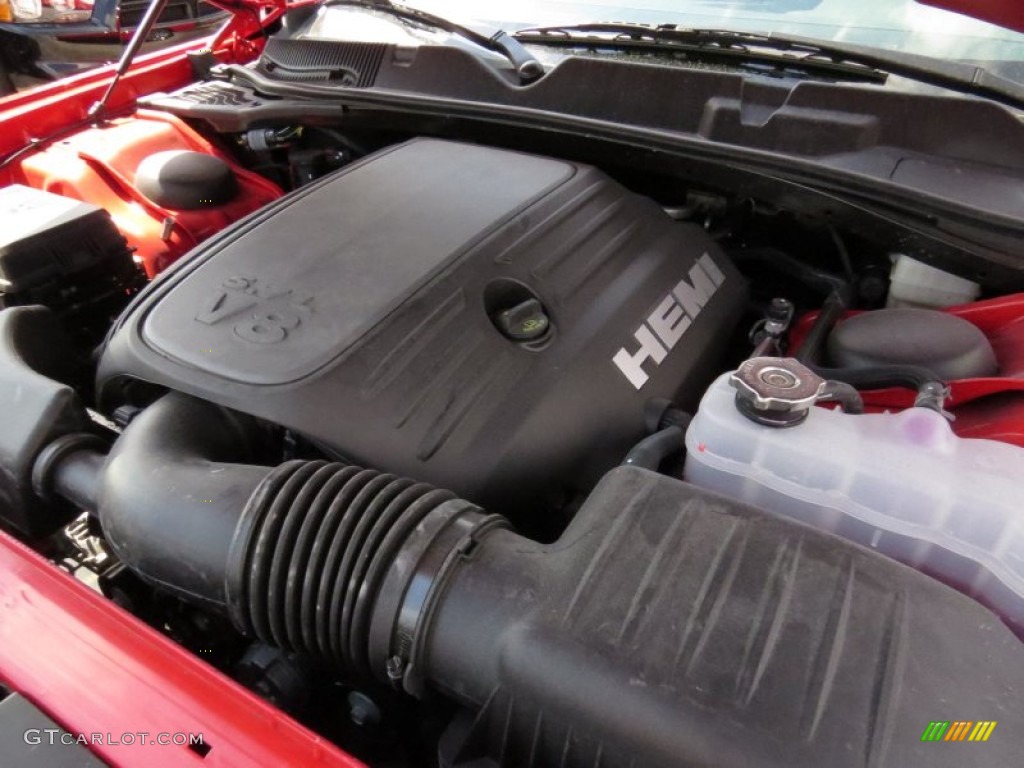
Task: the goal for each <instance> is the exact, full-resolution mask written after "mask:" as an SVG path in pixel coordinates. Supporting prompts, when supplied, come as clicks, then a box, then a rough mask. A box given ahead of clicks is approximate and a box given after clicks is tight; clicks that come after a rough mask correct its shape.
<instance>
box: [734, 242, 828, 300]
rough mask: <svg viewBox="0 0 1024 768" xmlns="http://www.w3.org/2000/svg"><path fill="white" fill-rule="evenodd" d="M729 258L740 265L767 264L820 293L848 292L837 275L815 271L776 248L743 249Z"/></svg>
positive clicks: (819, 270) (821, 270)
mask: <svg viewBox="0 0 1024 768" xmlns="http://www.w3.org/2000/svg"><path fill="white" fill-rule="evenodd" d="M729 256H730V257H731V258H732V259H733V260H735V261H737V262H739V263H740V264H742V263H744V262H751V261H754V262H761V263H763V264H768V265H769V266H771V267H773V268H775V269H777V270H779V271H780V272H783V273H785V274H787V275H789V276H790V277H793V278H796V279H797V280H799V281H800V282H801V283H803V284H804V285H806V286H807V287H808V288H811V289H813V290H816V291H820V292H821V293H826V294H827V293H833V292H836V291H839V292H846V291H848V283H847V281H846V280H845V279H843V278H842V277H840V276H839V275H835V274H832V273H831V272H826V271H825V270H823V269H816V268H815V267H812V266H810V265H808V264H805V263H804V262H802V261H799V260H798V259H796V258H794V257H792V256H790V255H789V254H788V253H786V252H785V251H780V250H779V249H778V248H767V247H765V248H744V249H738V250H734V251H730V252H729Z"/></svg>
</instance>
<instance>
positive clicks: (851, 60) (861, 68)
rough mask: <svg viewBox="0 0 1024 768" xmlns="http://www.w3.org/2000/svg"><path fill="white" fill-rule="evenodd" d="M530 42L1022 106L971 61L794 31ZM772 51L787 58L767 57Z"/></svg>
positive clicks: (1012, 85)
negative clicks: (846, 78)
mask: <svg viewBox="0 0 1024 768" xmlns="http://www.w3.org/2000/svg"><path fill="white" fill-rule="evenodd" d="M514 34H515V37H516V39H517V40H519V41H520V42H521V43H525V44H528V45H530V44H532V45H557V46H594V47H599V48H602V47H603V48H621V49H627V50H628V49H636V48H643V47H646V48H658V49H660V50H678V51H681V52H686V53H692V54H694V55H696V56H700V55H705V56H708V57H718V58H723V57H734V58H747V59H755V60H764V61H771V62H777V63H779V64H781V65H784V66H786V67H791V68H806V69H819V70H822V69H824V70H826V71H833V72H835V73H836V74H846V75H856V74H857V73H860V74H861V75H862V76H863V77H864V79H867V80H875V81H884V80H885V77H886V75H895V76H897V77H903V78H906V79H908V80H915V81H917V82H920V83H925V84H927V85H932V86H936V87H938V88H943V89H945V90H950V91H956V92H958V93H964V94H969V95H972V96H982V97H984V98H987V99H991V100H992V101H997V102H999V103H1001V104H1005V105H1007V106H1010V107H1014V108H1015V109H1024V85H1021V84H1019V83H1017V82H1014V81H1013V80H1008V79H1006V78H1004V77H1000V76H999V75H995V74H993V73H991V72H989V71H987V70H986V69H984V68H982V67H978V66H974V65H971V64H961V63H958V62H952V61H941V60H939V59H934V58H931V57H929V56H922V55H921V54H915V53H904V52H901V51H887V50H883V49H880V48H874V47H872V46H867V45H857V44H855V43H843V42H833V41H823V40H816V39H814V38H810V37H802V36H797V35H777V34H767V35H761V34H755V33H749V32H735V31H731V30H720V29H690V28H686V27H678V26H675V25H673V24H664V25H661V26H649V25H645V24H624V23H594V24H579V25H569V26H557V27H534V28H529V29H521V30H518V31H517V32H515V33H514ZM765 51H772V52H775V53H779V54H792V55H789V56H786V55H782V56H774V57H769V56H767V55H766V54H765V53H764V52H765Z"/></svg>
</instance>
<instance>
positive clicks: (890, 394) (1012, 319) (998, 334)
mask: <svg viewBox="0 0 1024 768" xmlns="http://www.w3.org/2000/svg"><path fill="white" fill-rule="evenodd" d="M943 311H945V312H948V313H949V314H951V315H955V316H957V317H962V318H963V319H964V320H967V321H969V322H970V323H972V324H974V325H975V326H977V327H978V328H979V329H980V330H981V331H982V333H984V334H985V336H986V337H988V340H989V341H990V342H991V344H992V349H993V350H994V351H995V353H996V360H997V361H998V363H999V371H1000V375H999V376H993V377H986V378H977V379H960V380H958V381H951V382H948V383H949V389H950V399H949V401H948V403H949V405H948V408H949V410H950V411H951V412H952V413H953V414H954V415H955V416H956V419H955V420H954V421H953V431H954V432H955V433H956V434H958V435H960V436H961V437H977V438H984V439H987V440H1001V441H1003V442H1007V443H1013V444H1014V445H1020V446H1024V293H1018V294H1014V295H1012V296H1004V297H1001V298H998V299H989V300H987V301H976V302H973V303H971V304H963V305H961V306H957V307H949V308H947V309H945V310H943ZM857 314H860V313H859V312H849V313H847V314H846V315H845V317H853V316H854V315H857ZM817 317H818V313H817V312H810V313H808V314H806V315H804V316H803V317H801V318H800V320H799V321H798V322H797V323H796V324H795V325H794V326H793V330H792V331H791V333H790V337H789V342H790V343H789V348H790V349H791V350H796V349H798V348H799V347H800V344H801V342H802V341H803V339H804V337H805V336H806V335H807V332H808V331H809V330H810V328H811V325H812V324H813V323H814V320H815V319H816V318H817ZM862 395H863V397H864V405H865V408H866V410H868V411H869V412H879V411H884V410H900V409H902V408H909V407H910V406H911V405H913V404H914V396H915V393H914V392H911V391H910V390H906V389H880V390H875V391H873V392H863V393H862Z"/></svg>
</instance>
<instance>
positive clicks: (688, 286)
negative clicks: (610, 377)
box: [612, 253, 725, 389]
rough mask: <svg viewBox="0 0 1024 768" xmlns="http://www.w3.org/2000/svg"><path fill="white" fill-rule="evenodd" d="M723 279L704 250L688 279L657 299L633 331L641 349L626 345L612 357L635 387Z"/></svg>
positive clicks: (644, 382) (658, 362) (642, 382)
mask: <svg viewBox="0 0 1024 768" xmlns="http://www.w3.org/2000/svg"><path fill="white" fill-rule="evenodd" d="M723 282H725V275H723V274H722V271H721V270H720V269H719V268H718V265H716V264H715V262H714V261H713V260H712V259H711V256H709V255H708V254H706V253H705V254H704V255H703V256H701V257H700V258H699V259H698V260H697V263H696V264H694V265H693V267H691V269H690V280H689V282H687V281H686V280H685V279H683V280H680V281H679V282H678V283H676V286H675V287H674V288H673V289H672V292H671V293H669V294H668V295H667V296H666V297H665V298H664V299H662V300H661V301H660V302H658V306H657V307H655V309H654V311H653V312H651V314H650V315H648V316H647V322H646V323H644V324H643V325H641V326H640V327H639V328H637V329H636V332H634V334H633V336H634V337H636V340H637V341H638V342H640V349H638V350H637V351H636V352H632V353H631V352H630V351H629V350H628V349H626V348H625V347H623V348H622V349H620V350H619V351H618V352H616V353H615V357H613V358H612V361H613V362H614V363H615V364H616V365H617V366H619V370H620V371H622V372H623V373H624V374H625V376H626V378H627V379H629V381H630V383H631V384H632V385H633V386H634V387H636V388H637V389H640V388H641V387H642V386H643V385H644V384H646V383H647V379H649V378H650V376H649V375H648V374H647V373H646V372H645V371H644V369H643V365H644V363H645V362H646V361H648V360H651V361H652V362H653V363H654V365H661V363H662V361H663V360H664V359H665V358H666V357H668V353H669V352H671V351H672V348H673V347H675V345H676V344H678V343H679V340H680V339H681V338H682V337H683V334H684V333H686V330H687V329H688V328H689V327H690V324H691V323H692V322H693V321H694V320H696V319H697V315H698V314H700V311H701V308H703V306H704V305H705V304H707V303H708V301H709V300H710V299H711V297H712V295H713V294H714V293H715V291H717V290H718V287H719V286H720V285H721V284H722V283H723Z"/></svg>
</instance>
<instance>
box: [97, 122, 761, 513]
mask: <svg viewBox="0 0 1024 768" xmlns="http://www.w3.org/2000/svg"><path fill="white" fill-rule="evenodd" d="M744 297H745V286H744V283H743V281H742V279H741V278H740V276H739V274H738V273H737V272H736V270H735V269H734V268H733V267H732V265H731V264H730V263H729V261H728V260H727V258H726V257H725V256H724V254H722V253H721V251H720V250H719V249H718V248H717V246H716V245H715V243H714V242H713V241H712V240H711V239H710V238H709V237H708V236H707V235H706V234H705V233H704V232H703V230H701V229H700V228H699V227H697V226H695V225H690V224H681V223H677V222H674V221H672V220H671V219H670V218H669V217H668V216H667V215H666V214H665V213H664V212H663V211H662V210H661V209H660V208H659V207H658V206H657V205H656V204H655V203H654V202H652V201H651V200H648V199H646V198H643V197H639V196H637V195H635V194H632V193H630V192H628V191H627V190H625V189H624V188H622V187H621V186H620V185H618V184H617V183H615V182H613V181H612V180H610V179H609V178H608V177H607V176H605V175H604V174H603V173H601V172H600V171H598V170H596V169H594V168H591V167H589V166H584V165H578V164H574V163H571V162H565V161H561V160H554V159H549V158H544V157H538V156H532V155H526V154H520V153H514V152H508V151H502V150H497V149H492V148H487V147H482V146H474V145H468V144H457V143H452V142H444V141H437V140H416V141H412V142H409V143H407V144H403V145H400V146H397V147H393V148H389V149H388V150H385V151H383V152H380V153H378V154H376V155H374V156H371V157H369V158H366V159H365V160H363V161H361V162H360V163H357V164H354V165H352V166H349V167H347V168H346V169H343V170H342V171H341V172H339V173H337V174H335V175H332V176H330V177H327V178H325V179H322V180H321V181H319V182H317V183H314V184H312V185H310V186H308V187H306V188H303V189H302V190H300V191H298V192H296V193H293V194H292V195H289V196H287V197H286V198H283V199H282V200H280V201H278V202H277V203H275V204H274V205H272V206H270V207H268V208H267V209H265V210H264V211H263V212H262V213H261V214H260V215H258V216H256V217H253V218H250V219H248V220H246V221H245V222H242V223H241V224H239V225H236V226H235V227H234V228H232V229H230V230H227V231H225V232H224V233H222V234H221V235H220V236H218V237H217V238H215V239H214V240H212V241H209V242H208V243H207V244H205V245H204V246H202V247H201V248H200V249H198V250H197V251H194V252H193V254H192V255H191V256H190V257H189V258H187V259H186V260H184V261H183V262H182V263H181V266H180V267H179V268H176V269H175V270H174V271H172V272H171V273H170V274H168V275H167V276H166V278H164V279H162V280H160V281H157V282H156V283H155V284H153V285H152V287H151V288H150V289H149V290H148V291H147V292H146V293H145V294H144V295H143V296H142V297H141V300H140V301H138V302H136V305H135V307H134V310H133V311H131V312H129V313H128V315H127V316H126V317H124V318H123V319H122V321H121V322H120V324H119V327H117V328H116V330H115V332H114V333H113V335H112V337H111V338H110V340H109V343H108V346H107V348H106V350H105V353H104V355H103V358H102V361H101V365H100V370H99V374H98V386H99V391H100V393H101V396H102V399H103V401H104V402H105V404H106V405H108V406H110V405H116V404H118V402H119V399H120V398H121V397H122V395H121V393H120V392H121V390H120V388H119V383H121V382H124V381H125V380H126V379H130V378H140V379H144V380H148V381H151V382H156V383H159V384H162V385H166V386H168V387H171V388H173V389H178V390H181V391H184V392H187V393H190V394H193V395H196V396H198V397H201V398H204V399H208V400H211V401H214V402H216V403H219V404H221V405H226V406H228V407H231V408H235V409H237V410H240V411H243V412H247V413H251V414H253V415H256V416H259V417H261V418H265V419H267V420H269V421H272V422H276V423H278V424H282V425H285V426H287V427H290V428H292V429H293V430H296V431H298V432H300V433H302V434H304V435H306V436H307V437H309V438H311V439H313V440H314V441H316V442H317V443H318V444H320V445H322V446H324V447H326V448H328V449H329V450H330V451H333V452H335V453H337V454H340V455H344V456H345V457H348V458H350V459H352V460H354V461H356V462H359V463H362V464H365V465H368V466H375V467H380V468H382V469H385V470H387V471H392V472H397V473H400V474H403V475H408V476H410V477H416V478H419V479H423V480H426V481H429V482H432V483H434V484H436V485H438V486H441V487H448V488H451V489H453V490H454V491H456V492H457V493H459V494H461V495H462V496H464V497H466V498H469V499H471V500H473V501H478V502H483V503H487V504H488V505H489V506H490V507H491V508H492V509H496V510H508V509H511V508H514V507H515V506H516V502H517V500H522V498H523V496H524V495H530V496H534V497H535V496H536V495H537V494H538V492H543V491H550V492H552V494H553V495H560V494H558V493H557V492H558V491H560V490H561V489H562V485H563V483H562V480H563V479H564V480H566V481H567V482H566V483H565V484H566V485H569V486H570V487H572V488H573V489H575V488H579V487H585V486H589V485H590V484H592V483H593V482H595V481H596V480H597V478H598V477H599V476H600V474H601V473H602V472H603V471H604V470H606V469H608V468H609V467H611V466H614V465H615V464H616V463H618V462H619V461H620V460H621V458H622V456H623V455H624V454H625V452H626V451H627V450H628V448H629V447H630V446H631V445H632V444H633V443H635V442H636V441H637V440H638V439H639V438H641V437H642V436H643V435H644V403H645V402H646V401H647V400H649V399H650V398H653V397H669V398H676V399H678V400H680V401H681V404H682V405H684V406H685V405H687V404H688V403H689V404H693V403H694V402H695V401H696V399H697V398H698V397H699V395H700V393H701V391H702V388H703V385H704V384H705V383H706V381H707V380H708V379H709V378H710V377H711V376H712V375H713V374H714V371H715V367H714V363H715V358H716V357H717V355H718V352H719V350H720V349H721V348H722V347H723V343H722V342H723V340H722V336H723V334H726V333H729V332H731V330H732V328H733V327H734V323H735V321H736V320H737V318H738V314H739V312H740V310H741V306H742V303H743V300H744ZM530 299H537V300H538V301H539V302H540V304H541V306H542V308H543V317H545V318H546V319H547V322H548V323H549V326H550V327H549V328H548V329H547V330H546V331H545V332H544V333H543V334H542V335H540V336H539V337H538V338H535V339H530V340H524V339H516V338H511V337H509V336H508V335H507V334H503V333H502V332H501V331H500V330H499V328H498V327H497V326H496V324H495V320H494V318H495V317H497V316H499V315H500V314H501V312H503V311H506V310H510V309H513V308H515V307H516V306H519V305H521V304H522V303H523V302H525V301H528V300H530ZM539 316H540V315H538V317H539ZM616 361H617V362H616Z"/></svg>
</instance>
